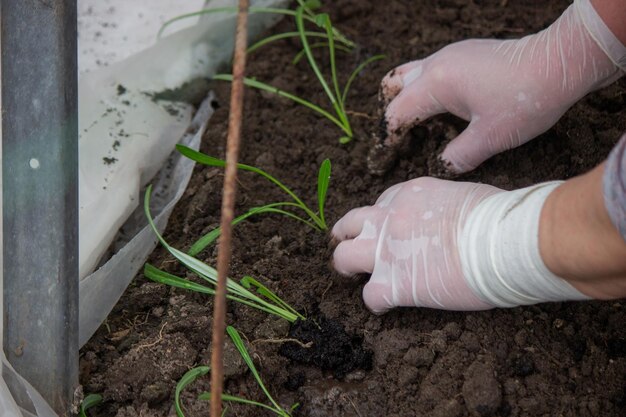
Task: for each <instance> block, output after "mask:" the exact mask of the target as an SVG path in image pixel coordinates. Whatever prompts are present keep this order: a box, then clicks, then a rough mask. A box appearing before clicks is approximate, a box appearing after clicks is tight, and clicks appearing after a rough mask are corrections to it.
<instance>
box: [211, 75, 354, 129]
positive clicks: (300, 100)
mask: <svg viewBox="0 0 626 417" xmlns="http://www.w3.org/2000/svg"><path fill="white" fill-rule="evenodd" d="M213 79H214V80H222V81H231V82H232V80H233V76H232V75H230V74H217V75H214V76H213ZM243 83H244V84H245V85H247V86H248V87H254V88H258V89H259V90H263V91H267V92H269V93H273V94H276V95H279V96H281V97H285V98H287V99H289V100H292V101H295V102H296V103H298V104H300V105H303V106H305V107H308V108H309V109H311V110H313V111H314V112H316V113H319V114H321V115H322V116H324V117H325V118H327V119H328V120H330V121H331V122H333V123H334V124H336V125H337V126H339V127H340V128H341V130H344V131H346V128H345V126H344V125H342V124H341V121H340V120H339V119H337V118H336V117H335V116H333V115H332V114H330V113H329V112H327V111H326V110H324V109H323V108H321V107H320V106H318V105H316V104H313V103H311V102H310V101H308V100H305V99H303V98H300V97H298V96H296V95H293V94H291V93H288V92H286V91H284V90H281V89H280V88H276V87H274V86H272V85H269V84H266V83H263V82H261V81H257V80H254V79H252V78H247V77H246V78H244V79H243ZM346 133H348V132H347V131H346Z"/></svg>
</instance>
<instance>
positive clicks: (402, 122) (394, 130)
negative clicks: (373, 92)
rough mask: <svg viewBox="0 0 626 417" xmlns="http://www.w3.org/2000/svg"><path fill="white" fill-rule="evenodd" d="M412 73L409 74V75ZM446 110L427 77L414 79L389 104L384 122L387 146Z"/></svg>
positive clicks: (398, 141) (398, 142) (400, 140)
mask: <svg viewBox="0 0 626 417" xmlns="http://www.w3.org/2000/svg"><path fill="white" fill-rule="evenodd" d="M409 75H410V74H407V77H409ZM445 111H446V108H445V107H444V105H442V103H441V102H440V101H439V100H438V99H437V97H436V96H435V95H434V93H433V91H432V89H431V88H430V87H429V84H428V83H427V81H426V80H425V79H423V80H414V82H413V84H412V85H411V86H410V87H408V88H405V89H403V90H402V91H401V92H400V93H399V94H398V95H397V96H396V97H395V98H394V99H393V100H392V101H391V102H390V103H389V105H388V106H387V109H386V110H385V116H384V123H383V125H384V126H385V128H386V132H384V133H385V134H386V139H385V141H384V144H385V145H387V146H397V145H398V144H400V143H402V140H403V139H404V137H405V135H406V133H407V132H408V131H409V130H410V129H411V128H412V127H414V126H415V125H417V124H418V123H419V122H422V121H424V120H426V119H428V118H429V117H431V116H434V115H436V114H439V113H443V112H445Z"/></svg>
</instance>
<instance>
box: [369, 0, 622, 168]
mask: <svg viewBox="0 0 626 417" xmlns="http://www.w3.org/2000/svg"><path fill="white" fill-rule="evenodd" d="M620 66H621V69H620ZM625 69H626V47H624V45H622V44H621V42H620V41H619V40H618V39H617V38H616V37H615V36H614V35H613V34H612V33H611V31H610V30H609V29H608V27H606V25H605V24H604V23H603V22H602V20H601V19H600V17H599V16H598V14H597V13H596V12H595V10H594V9H593V7H592V6H591V4H590V2H589V0H575V2H574V4H573V5H571V6H570V7H569V8H568V9H567V10H565V12H564V13H563V14H562V16H561V17H560V18H559V19H558V20H556V21H555V22H554V23H553V24H552V25H551V26H550V27H548V28H547V29H545V30H543V31H541V32H539V33H537V34H535V35H529V36H526V37H524V38H522V39H519V40H495V39H484V40H477V39H472V40H467V41H462V42H458V43H454V44H451V45H449V46H447V47H445V48H443V49H441V50H440V51H438V52H437V53H435V54H433V55H431V56H429V57H427V58H425V59H423V60H418V61H413V62H410V63H408V64H405V65H402V66H400V67H398V68H396V69H394V70H392V71H391V72H390V73H389V74H387V76H386V77H385V78H384V79H383V81H382V83H381V99H382V100H383V104H384V105H385V107H386V108H385V114H384V119H383V121H382V124H381V133H380V135H381V137H379V138H377V141H376V143H375V145H374V147H373V148H372V150H371V152H370V156H369V158H368V166H369V168H370V170H371V171H372V172H373V173H376V174H381V173H383V172H384V171H386V169H387V168H388V167H389V165H390V164H391V162H393V159H395V149H397V148H398V147H399V145H400V144H401V142H402V140H403V139H404V137H405V135H406V133H407V131H408V130H410V129H411V128H412V127H413V126H415V125H416V124H418V123H419V122H421V121H424V120H425V119H428V118H429V117H431V116H433V115H435V114H439V113H445V112H449V113H452V114H454V115H456V116H458V117H461V118H463V119H465V120H467V121H469V122H470V124H469V126H468V127H467V128H466V129H465V130H464V131H463V132H462V133H461V134H460V135H459V136H458V137H457V138H455V139H454V140H453V141H452V142H451V143H450V144H448V146H447V147H446V148H445V150H444V151H443V153H442V154H441V162H442V164H443V168H444V170H447V171H450V172H452V173H457V174H458V173H463V172H467V171H470V170H472V169H474V168H476V167H477V166H478V165H479V164H481V163H482V162H483V161H485V160H486V159H488V158H490V157H491V156H493V155H495V154H497V153H499V152H502V151H504V150H507V149H511V148H515V147H517V146H520V145H522V144H524V143H526V142H528V141H529V140H531V139H532V138H534V137H535V136H537V135H539V134H541V133H543V132H545V131H546V130H548V129H549V128H550V127H551V126H552V125H554V123H556V121H557V120H558V119H559V118H560V117H561V116H562V115H563V113H565V111H566V110H567V109H568V108H569V107H570V106H572V105H573V104H574V103H575V102H576V101H578V100H579V99H580V98H582V97H583V96H584V95H586V94H587V93H589V92H590V91H593V90H596V89H598V88H600V87H603V86H605V85H608V84H609V83H611V82H613V81H615V80H617V79H618V78H619V77H621V76H622V75H623V70H625Z"/></svg>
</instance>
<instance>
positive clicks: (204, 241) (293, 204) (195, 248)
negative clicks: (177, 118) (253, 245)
mask: <svg viewBox="0 0 626 417" xmlns="http://www.w3.org/2000/svg"><path fill="white" fill-rule="evenodd" d="M176 149H178V151H179V152H180V153H181V154H183V155H184V156H186V157H187V158H189V159H191V160H193V161H196V162H197V163H199V164H203V165H207V166H210V167H219V168H223V167H225V166H226V161H223V160H221V159H218V158H214V157H212V156H208V155H205V154H203V153H202V152H198V151H196V150H194V149H191V148H189V147H186V146H183V145H176ZM237 167H238V168H239V169H241V170H243V171H250V172H254V173H255V174H258V175H260V176H262V177H264V178H265V179H267V180H268V181H270V182H271V183H273V184H274V185H276V186H277V187H278V188H280V189H281V190H282V191H283V192H284V193H285V194H287V196H289V197H290V198H291V200H292V201H283V202H279V203H272V204H267V205H265V206H261V207H254V208H252V209H250V210H249V211H248V212H246V213H244V214H242V215H241V216H239V217H237V218H235V219H234V220H233V223H232V224H233V225H236V224H238V223H240V222H242V221H243V220H245V219H247V218H248V217H250V216H252V215H255V214H261V213H277V214H282V215H284V216H287V217H291V218H293V219H296V220H298V221H300V222H302V223H304V224H306V225H308V226H309V227H311V228H313V229H316V230H320V231H325V230H328V225H327V224H326V219H325V217H324V206H325V204H326V194H327V192H328V185H329V182H330V172H331V164H330V161H329V160H328V159H325V160H324V161H323V162H322V164H321V165H320V169H319V172H318V176H317V205H318V207H317V212H315V211H313V209H311V208H310V207H309V206H307V205H306V204H305V203H304V202H303V201H302V200H301V199H300V198H299V197H298V196H297V195H296V194H295V193H294V192H293V191H292V190H291V189H290V188H289V187H287V186H286V185H285V184H283V183H282V182H280V181H279V180H278V179H276V178H275V177H273V176H272V175H270V174H268V173H267V172H265V171H263V170H262V169H259V168H256V167H253V166H251V165H246V164H237ZM285 209H298V210H300V211H302V212H304V214H305V215H306V216H308V218H305V217H302V216H299V215H297V214H294V213H292V212H290V211H287V210H285ZM219 234H220V229H219V228H217V229H215V230H212V231H211V232H209V233H208V234H206V235H204V236H203V237H201V238H200V239H199V240H198V241H197V242H196V243H194V244H193V245H192V247H191V249H190V250H189V254H190V255H192V256H195V255H197V254H198V253H200V252H201V251H202V250H204V248H206V247H207V246H208V245H210V244H211V243H213V242H214V241H215V239H217V237H218V236H219Z"/></svg>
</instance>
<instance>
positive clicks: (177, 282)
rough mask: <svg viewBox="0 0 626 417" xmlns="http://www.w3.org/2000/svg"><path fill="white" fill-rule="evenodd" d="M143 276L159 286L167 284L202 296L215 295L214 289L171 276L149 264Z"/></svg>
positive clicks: (144, 268)
mask: <svg viewBox="0 0 626 417" xmlns="http://www.w3.org/2000/svg"><path fill="white" fill-rule="evenodd" d="M143 274H144V276H145V277H146V278H148V279H149V280H151V281H154V282H158V283H159V284H165V285H169V286H170V287H176V288H182V289H184V290H189V291H195V292H199V293H202V294H209V295H215V290H214V289H213V288H209V287H205V286H204V285H201V284H197V283H195V282H192V281H189V280H187V279H184V278H180V277H177V276H176V275H172V274H169V273H167V272H165V271H163V270H161V269H159V268H157V267H155V266H153V265H150V264H148V263H147V264H145V265H144V267H143Z"/></svg>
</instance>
